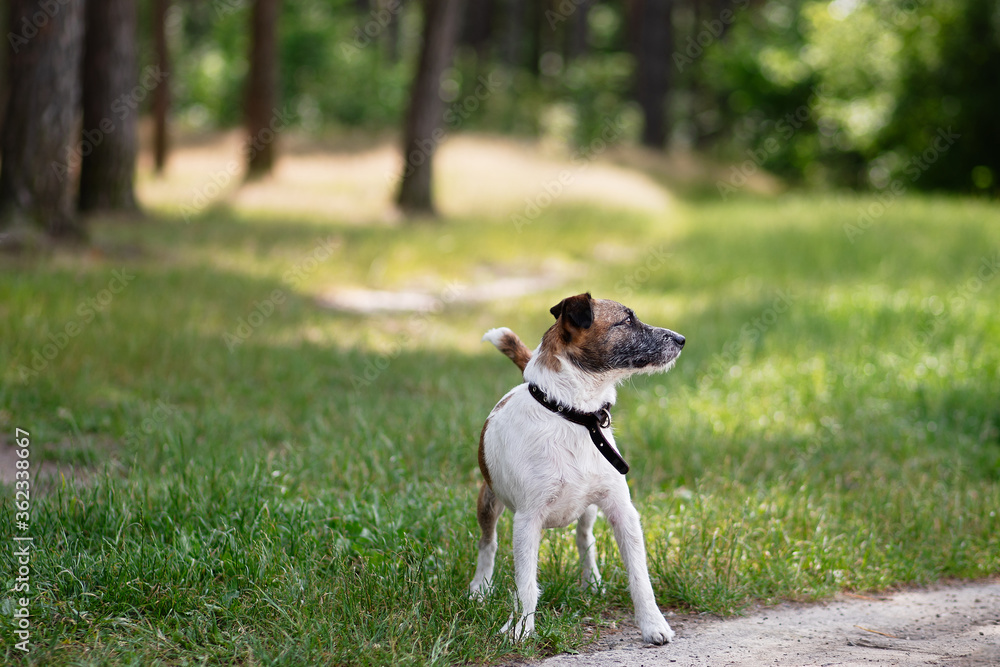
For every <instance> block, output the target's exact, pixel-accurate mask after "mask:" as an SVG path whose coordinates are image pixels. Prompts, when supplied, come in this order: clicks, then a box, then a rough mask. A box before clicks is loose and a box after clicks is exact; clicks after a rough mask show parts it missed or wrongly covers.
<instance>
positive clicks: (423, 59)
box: [396, 0, 462, 215]
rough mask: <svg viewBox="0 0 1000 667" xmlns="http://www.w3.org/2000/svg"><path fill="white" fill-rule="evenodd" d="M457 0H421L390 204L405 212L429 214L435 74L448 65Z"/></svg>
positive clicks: (436, 129)
mask: <svg viewBox="0 0 1000 667" xmlns="http://www.w3.org/2000/svg"><path fill="white" fill-rule="evenodd" d="M461 8H462V2H461V0H424V39H423V46H422V47H421V49H420V62H419V65H418V66H417V73H416V76H415V77H414V79H413V87H412V89H411V92H410V108H409V111H408V112H407V114H406V123H405V125H404V127H403V157H404V162H405V164H404V169H403V182H402V183H401V184H400V187H399V195H398V196H397V198H396V203H397V204H398V205H399V207H400V209H402V210H403V212H404V213H406V214H408V215H435V210H434V200H433V196H432V194H431V177H432V171H433V170H432V164H433V160H434V153H435V151H436V150H437V145H438V144H439V143H440V142H441V139H443V138H444V130H443V129H442V128H441V121H442V118H441V116H442V114H443V112H444V103H443V102H442V100H441V94H440V87H441V74H442V73H443V72H444V70H445V68H446V67H448V65H449V64H450V63H451V59H452V54H453V52H454V50H455V39H456V37H457V31H458V18H459V15H460V12H461Z"/></svg>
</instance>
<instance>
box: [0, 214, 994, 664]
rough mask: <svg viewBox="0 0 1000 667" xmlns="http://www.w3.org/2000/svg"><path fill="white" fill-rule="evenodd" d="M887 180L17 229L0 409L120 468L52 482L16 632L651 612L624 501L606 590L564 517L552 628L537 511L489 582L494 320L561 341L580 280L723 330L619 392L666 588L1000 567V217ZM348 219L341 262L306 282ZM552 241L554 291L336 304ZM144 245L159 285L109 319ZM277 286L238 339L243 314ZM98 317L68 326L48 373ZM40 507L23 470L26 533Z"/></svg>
mask: <svg viewBox="0 0 1000 667" xmlns="http://www.w3.org/2000/svg"><path fill="white" fill-rule="evenodd" d="M869 203H871V200H867V199H864V198H856V199H854V198H846V199H843V198H835V197H833V196H814V197H806V196H801V197H787V198H782V199H775V200H771V199H766V200H765V199H751V198H747V199H738V200H734V201H730V202H728V203H721V202H710V201H696V200H691V201H687V202H681V203H680V204H679V205H678V206H677V208H676V210H675V211H673V212H672V213H670V214H669V215H667V214H664V215H660V216H654V215H645V214H638V213H634V212H633V213H628V212H622V211H616V210H601V209H598V208H594V207H588V208H567V207H558V206H556V207H553V208H551V209H549V210H548V211H547V212H546V214H545V216H544V217H542V218H540V219H539V220H538V221H536V222H535V223H534V224H532V225H529V226H527V227H526V228H525V229H524V231H523V233H520V234H518V233H516V232H515V231H514V230H513V228H512V225H511V224H510V223H509V221H507V220H506V219H505V218H502V217H497V218H487V217H484V218H483V219H455V220H449V221H447V222H445V223H443V224H441V225H431V224H422V225H417V226H413V227H404V228H398V229H397V228H389V227H383V226H373V227H357V226H346V225H338V224H337V223H336V222H326V223H323V222H320V221H311V222H310V221H299V220H283V219H273V218H260V217H238V216H235V215H233V214H231V213H228V212H227V211H226V210H224V209H215V210H213V211H210V212H208V213H206V214H205V216H203V217H202V218H199V219H197V220H195V221H194V222H192V223H191V224H184V222H183V221H182V220H180V219H176V218H171V217H168V216H164V215H159V216H155V215H154V216H153V217H152V218H150V219H149V220H147V221H145V222H143V223H141V224H138V225H135V226H128V225H122V224H120V223H100V224H97V225H96V227H95V237H96V239H97V247H98V249H99V252H89V253H85V254H82V255H75V254H69V253H60V254H57V255H55V256H52V257H46V258H42V259H26V258H20V259H18V258H10V257H4V258H3V259H2V260H0V261H3V262H4V264H2V265H0V271H2V276H0V359H2V360H3V367H2V368H0V373H2V375H0V378H2V387H0V406H2V411H0V429H2V430H0V433H2V435H0V438H2V439H3V440H4V442H5V443H6V444H5V445H4V446H10V445H11V444H12V440H13V435H14V429H15V428H16V427H20V428H23V429H27V430H29V431H30V432H31V438H32V443H33V444H32V450H33V452H32V458H31V461H32V465H33V466H34V470H36V471H37V469H38V466H39V465H41V464H42V462H43V461H48V462H55V463H58V464H60V465H62V466H63V467H66V466H68V465H69V464H73V465H77V466H81V465H82V466H84V467H85V468H86V469H87V470H89V471H90V472H89V475H88V476H87V477H86V479H85V481H83V482H82V483H79V482H74V481H72V480H67V481H65V482H64V483H62V484H60V483H54V484H48V485H43V484H41V483H39V482H35V486H34V489H33V496H32V521H31V528H30V533H31V534H32V535H33V536H34V538H35V544H36V549H37V550H36V551H35V554H34V560H33V561H32V564H31V567H32V574H31V585H32V589H31V610H32V613H33V619H32V623H33V630H32V637H31V641H32V643H33V649H32V652H31V653H30V654H28V656H26V657H25V656H22V655H21V654H20V652H18V651H16V650H15V649H13V647H12V646H13V643H14V641H16V639H15V637H14V634H13V632H12V624H11V622H10V616H11V614H12V613H13V608H14V601H13V600H12V599H10V596H11V594H10V593H8V594H7V597H6V599H3V600H2V601H0V612H2V613H3V615H4V616H5V617H6V619H5V620H4V622H3V623H2V629H0V635H2V636H3V638H4V642H3V649H0V651H2V654H3V656H4V660H5V661H10V660H13V659H18V660H25V661H26V662H28V663H31V664H45V665H62V664H110V663H116V664H137V665H139V664H141V665H149V664H198V663H225V664H267V665H282V664H320V663H334V664H352V665H353V664H371V665H382V664H453V663H456V662H490V661H497V660H499V659H501V658H502V657H503V656H505V655H509V654H511V653H520V654H522V655H527V656H536V657H537V656H542V655H547V654H550V653H553V652H557V651H563V650H572V649H574V648H576V647H579V646H581V645H582V644H584V643H585V642H587V641H588V637H589V636H590V635H589V630H590V629H593V628H594V627H596V628H597V629H598V630H600V629H601V628H602V627H605V624H606V623H608V622H609V621H610V619H613V618H617V617H618V616H620V615H621V614H622V613H624V614H626V615H627V616H630V615H631V610H630V607H631V605H630V602H629V598H628V592H627V587H626V578H625V575H624V572H623V570H622V568H621V566H620V563H619V560H618V555H617V550H616V549H615V547H614V544H613V540H612V538H611V536H610V531H609V530H608V529H607V527H606V525H605V524H604V523H603V522H599V524H598V539H599V546H600V556H599V559H600V564H601V566H602V570H603V572H604V573H605V577H606V580H607V592H606V594H605V595H603V596H598V597H596V598H592V597H590V596H587V595H584V594H582V593H581V592H580V591H579V589H578V587H577V585H576V583H575V580H576V576H577V572H576V567H577V566H576V562H575V560H576V558H575V547H574V545H573V540H572V533H571V531H549V532H548V534H547V535H546V538H545V540H544V541H543V546H542V559H541V568H540V573H541V574H540V579H541V584H542V586H543V597H542V601H541V605H540V616H539V621H538V622H539V634H538V636H537V637H536V638H534V639H532V640H530V641H529V642H527V643H526V644H525V645H523V646H513V645H511V644H510V643H509V642H508V641H507V640H506V639H505V638H504V637H501V636H499V635H498V634H497V633H498V630H499V628H500V626H501V625H502V624H503V622H504V621H505V620H506V618H507V615H508V613H509V612H510V609H511V608H512V597H511V596H512V591H513V582H512V572H511V563H510V556H509V553H510V515H509V514H508V515H506V517H505V518H504V519H502V520H501V540H502V547H501V553H500V556H499V558H498V575H497V576H498V581H497V592H496V594H495V595H494V596H493V597H491V598H490V599H488V600H487V601H485V602H475V601H472V600H470V599H468V598H467V596H466V594H465V587H466V586H467V584H468V581H469V579H470V577H471V575H472V572H473V569H474V562H475V541H476V539H477V537H476V531H477V528H476V521H475V516H474V503H475V495H476V492H477V489H478V479H479V477H478V475H479V473H478V470H477V465H476V443H477V438H478V435H479V429H480V427H481V425H482V421H483V419H484V418H485V416H486V415H487V413H488V412H489V410H490V408H491V407H492V406H493V404H494V403H495V401H496V400H497V399H498V398H499V397H500V396H501V395H502V394H503V393H504V392H505V391H506V390H507V389H508V388H509V387H510V386H512V385H513V384H515V383H516V382H517V381H518V375H517V372H516V370H515V369H514V368H513V366H511V364H510V362H509V361H507V360H506V359H504V358H503V357H502V356H500V355H499V354H497V353H496V351H495V350H492V348H490V347H489V346H487V345H485V344H482V343H480V342H479V338H480V336H481V334H482V332H483V331H484V330H486V329H487V328H490V327H493V326H500V325H507V326H510V327H512V328H514V329H515V330H516V331H518V332H519V333H520V334H521V335H522V337H524V338H525V339H526V340H528V341H536V340H538V338H539V337H540V336H541V333H542V332H543V331H544V329H545V328H546V327H547V326H548V325H549V324H550V320H551V318H550V316H549V315H548V308H549V307H550V306H551V305H552V304H553V303H555V302H556V301H558V300H559V299H560V298H562V297H564V296H566V295H567V294H570V293H576V292H578V291H583V290H590V291H592V292H593V293H594V294H595V295H596V296H602V297H609V298H616V299H619V300H621V301H624V302H627V303H628V304H629V305H630V306H632V307H634V308H635V309H636V311H637V312H638V313H639V315H640V317H642V318H643V319H644V320H646V321H648V322H651V323H654V324H658V325H663V326H668V327H670V328H672V329H675V330H677V331H680V332H681V333H683V334H685V335H686V336H687V337H688V341H689V343H688V345H687V347H686V348H685V352H684V355H683V356H682V357H681V359H680V360H679V362H678V364H677V367H676V368H675V369H674V370H673V371H672V372H671V373H670V374H668V375H665V376H654V377H643V378H639V379H635V380H634V381H632V382H630V383H628V384H627V385H626V386H624V387H622V389H621V391H620V397H619V403H618V407H617V409H616V412H615V419H616V424H617V426H616V428H617V437H618V440H619V443H620V444H621V445H622V447H623V449H624V451H625V453H626V457H627V458H628V459H629V461H630V463H631V464H632V466H633V471H634V472H633V473H631V475H630V484H631V486H632V489H633V493H634V497H635V499H636V502H637V504H638V506H639V508H640V510H641V512H642V515H643V518H644V523H645V526H646V529H647V541H648V545H649V559H650V569H651V575H652V578H653V582H654V587H655V589H656V592H657V596H658V600H659V602H660V603H661V605H664V606H665V607H670V608H673V609H676V610H678V611H683V610H696V611H708V612H714V613H720V614H730V613H735V612H738V611H739V610H740V609H742V608H743V607H745V606H746V605H747V604H749V603H752V602H755V601H764V602H768V601H775V600H779V599H795V600H811V599H816V598H820V597H823V596H826V595H830V594H832V593H834V592H836V591H838V590H844V589H850V590H872V589H882V588H887V587H892V586H897V585H901V584H907V583H922V582H929V581H934V580H938V579H940V578H946V577H959V578H974V577H983V576H987V575H991V574H996V573H998V572H1000V519H998V518H997V516H996V512H997V511H998V508H1000V403H998V401H997V397H998V395H1000V373H998V369H1000V346H998V345H997V341H998V340H1000V311H998V309H997V307H996V305H997V303H1000V279H998V270H1000V268H998V269H994V270H993V272H992V273H990V274H989V275H986V273H987V272H986V271H983V273H982V275H981V276H980V277H977V274H978V273H979V272H980V270H981V268H982V267H984V266H986V267H989V266H992V265H991V264H990V263H991V262H996V261H997V259H998V253H1000V210H998V209H997V207H996V206H995V205H993V204H990V203H987V202H982V201H972V200H963V199H939V198H912V199H905V200H897V201H896V202H894V203H893V205H892V206H891V207H890V208H889V210H888V211H887V212H886V214H885V215H884V216H883V217H882V218H880V219H878V220H876V222H875V224H873V225H872V226H871V228H870V229H868V230H867V231H865V233H864V234H863V235H862V236H860V237H858V238H856V239H854V242H853V243H852V242H851V240H850V239H849V238H848V236H847V234H846V233H845V231H844V225H845V224H846V223H851V222H854V221H855V220H856V219H857V216H858V211H859V210H860V209H862V207H866V206H867V205H868V204H869ZM331 235H332V236H333V237H335V238H336V240H337V241H338V242H339V245H338V246H337V248H336V249H335V250H334V252H333V255H332V256H331V257H329V258H328V259H326V260H325V261H322V262H320V263H319V264H318V266H317V267H315V268H314V269H311V270H310V271H309V272H308V275H305V276H304V278H302V279H300V280H297V281H295V282H294V283H291V282H289V281H287V280H283V275H285V273H286V272H287V271H288V270H289V269H291V268H293V267H295V266H296V265H297V264H298V265H300V266H301V265H302V264H301V263H302V262H303V261H304V258H306V257H307V256H308V255H309V254H310V253H312V252H313V251H314V250H315V249H316V248H317V247H318V246H319V245H322V243H324V240H325V239H329V237H330V236H331ZM609 248H610V249H612V251H609V250H608V249H609ZM664 253H669V257H668V258H667V259H666V261H663V259H662V258H663V255H664ZM983 262H986V264H983ZM553 266H558V267H562V270H563V271H565V272H566V274H567V276H568V278H567V281H566V282H565V283H564V284H563V285H562V286H559V287H556V288H553V289H552V290H550V291H548V292H545V293H542V294H538V295H534V296H530V297H524V298H519V299H511V300H505V301H500V302H495V303H490V304H451V305H446V306H445V307H444V308H443V310H441V311H440V312H437V313H433V314H429V315H427V316H426V317H413V316H411V315H372V316H357V315H347V314H342V313H335V312H331V311H328V310H323V309H320V308H317V307H316V305H315V301H314V297H315V296H316V295H317V294H319V293H321V292H322V291H323V290H324V289H325V288H326V287H328V286H330V285H363V286H368V287H376V288H384V289H393V288H402V287H406V286H409V285H413V284H417V285H420V286H422V287H424V288H425V289H426V290H428V291H429V292H430V293H431V294H445V293H446V291H447V289H449V285H451V286H452V288H453V289H459V290H461V289H463V288H465V289H467V288H470V287H471V286H472V285H474V284H475V283H477V282H482V281H487V280H490V279H494V278H497V277H502V276H508V275H519V274H523V273H526V272H527V273H532V272H538V271H540V270H541V269H542V268H543V267H553ZM122 269H124V270H125V271H126V273H131V274H134V276H135V277H134V279H132V280H131V281H130V282H129V283H128V284H127V286H125V288H124V289H122V290H121V291H120V292H119V293H118V294H115V295H113V298H111V300H110V303H108V304H107V306H106V307H103V309H102V310H98V309H96V308H93V307H91V308H92V310H93V317H92V319H90V320H89V321H87V320H86V318H85V316H84V315H82V314H81V309H82V311H83V313H86V312H87V305H86V304H87V303H88V300H89V299H95V298H96V299H100V298H101V297H100V294H101V290H104V289H106V288H108V286H109V281H111V280H112V277H113V274H112V271H115V270H122ZM456 285H457V287H456ZM275 290H280V296H281V298H280V303H277V304H275V308H274V313H273V314H271V315H270V316H269V317H266V318H264V319H263V321H262V322H261V323H260V324H259V326H257V327H255V328H253V330H252V335H250V336H249V337H248V338H246V340H245V341H244V342H242V343H240V344H238V345H234V346H232V347H233V350H232V351H230V349H229V347H230V346H227V343H226V339H225V338H224V336H225V334H227V333H230V334H232V333H233V332H235V331H236V330H237V326H238V324H239V320H240V319H241V318H242V319H244V320H245V319H247V318H248V317H249V316H250V315H251V313H252V312H253V311H254V309H255V308H257V307H258V306H259V304H261V303H262V302H263V301H265V300H266V299H268V298H269V297H270V295H272V294H273V292H274V291H275ZM781 295H784V298H785V299H786V300H785V301H781V300H780V297H781ZM81 304H84V305H83V306H81ZM263 308H264V309H265V310H266V309H267V308H266V306H264V307H263ZM68 322H75V323H76V324H78V325H79V327H80V330H79V331H78V332H77V334H76V335H74V336H72V337H69V338H68V340H67V342H66V344H65V349H62V350H60V351H59V352H58V353H57V354H56V355H55V356H54V358H53V359H51V360H46V364H45V367H44V368H42V369H41V370H39V371H38V372H37V374H34V373H30V374H29V377H28V378H27V379H22V377H21V376H22V372H21V369H22V367H27V368H28V369H29V370H31V363H32V353H33V351H35V350H38V351H39V352H40V353H41V354H45V349H44V345H45V344H46V343H48V342H49V339H48V338H47V337H48V335H49V334H50V333H55V332H58V331H65V327H66V324H67V323H68ZM57 338H58V336H57ZM51 351H52V349H49V352H51ZM380 367H385V368H384V370H382V369H381V368H380ZM366 373H367V377H368V379H367V380H365V379H364V378H365V377H366ZM13 511H14V507H13V490H12V489H8V491H7V492H5V493H4V494H3V500H2V503H0V534H3V535H11V534H13V533H15V526H14V524H13ZM2 553H3V556H2V557H0V572H2V575H3V576H4V578H5V582H6V585H5V588H7V589H10V588H13V585H14V576H15V575H14V573H15V571H16V566H15V563H14V560H13V557H12V555H11V554H12V550H11V549H10V548H6V547H5V548H4V549H3V550H2Z"/></svg>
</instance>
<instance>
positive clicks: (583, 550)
mask: <svg viewBox="0 0 1000 667" xmlns="http://www.w3.org/2000/svg"><path fill="white" fill-rule="evenodd" d="M596 520H597V505H591V506H589V507H588V508H587V509H586V510H584V512H583V514H581V515H580V518H579V519H577V522H576V549H577V551H579V552H580V583H581V584H582V585H583V587H584V588H585V589H586V590H588V591H589V592H591V593H600V592H602V591H603V590H604V586H602V585H601V573H600V571H599V570H598V569H597V545H596V540H595V539H594V522H595V521H596Z"/></svg>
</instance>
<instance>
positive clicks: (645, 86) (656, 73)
mask: <svg viewBox="0 0 1000 667" xmlns="http://www.w3.org/2000/svg"><path fill="white" fill-rule="evenodd" d="M673 4H674V3H673V0H638V1H637V2H636V3H635V8H636V13H637V16H636V18H637V22H636V32H637V38H638V41H637V44H636V48H635V55H636V82H635V99H636V102H638V103H639V107H640V108H641V109H642V115H643V119H644V121H645V122H644V123H643V128H642V139H641V140H642V143H643V145H644V146H649V147H650V148H658V149H661V150H662V149H664V148H666V144H667V135H668V132H669V127H668V121H667V95H668V93H669V90H670V67H671V62H670V53H671V51H672V50H673V22H672V20H671V12H672V10H673Z"/></svg>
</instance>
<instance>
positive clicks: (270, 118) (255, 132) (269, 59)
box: [246, 0, 280, 180]
mask: <svg viewBox="0 0 1000 667" xmlns="http://www.w3.org/2000/svg"><path fill="white" fill-rule="evenodd" d="M279 14H280V2H279V0H256V2H254V6H253V17H252V19H251V20H252V24H253V25H252V33H253V35H252V41H251V45H250V73H249V80H248V82H247V97H246V127H247V147H246V150H247V180H252V179H255V178H260V177H262V176H266V175H267V174H269V173H271V169H273V168H274V160H275V148H274V143H275V138H276V136H275V135H276V131H275V126H274V123H275V120H274V115H275V108H276V107H277V104H278V16H279Z"/></svg>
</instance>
